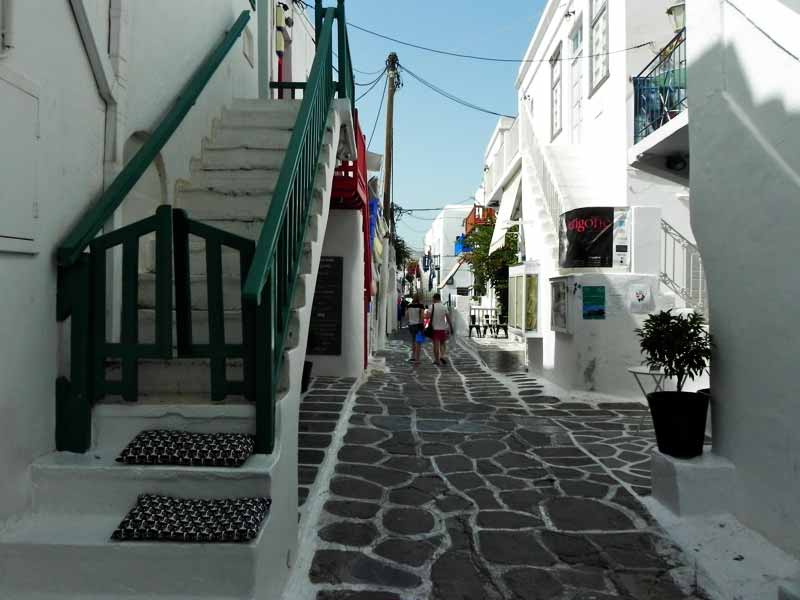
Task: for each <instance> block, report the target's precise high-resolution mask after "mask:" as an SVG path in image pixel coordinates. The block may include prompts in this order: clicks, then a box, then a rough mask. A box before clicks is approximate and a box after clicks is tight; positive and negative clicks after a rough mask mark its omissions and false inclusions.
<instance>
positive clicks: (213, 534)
mask: <svg viewBox="0 0 800 600" xmlns="http://www.w3.org/2000/svg"><path fill="white" fill-rule="evenodd" d="M271 504H272V500H271V499H269V498H233V499H228V500H187V499H183V498H172V497H170V496H157V495H153V494H143V495H141V496H139V499H138V500H137V502H136V506H134V507H133V509H132V510H131V511H130V512H129V513H128V514H127V516H126V517H125V518H124V519H123V520H122V522H121V523H120V524H119V527H117V529H116V530H115V531H114V533H113V534H112V535H111V539H112V540H117V541H120V542H182V543H210V544H245V543H247V542H250V541H252V540H254V539H255V538H256V537H258V532H259V530H260V529H261V524H262V523H263V521H264V519H265V517H266V516H267V514H268V513H269V508H270V506H271Z"/></svg>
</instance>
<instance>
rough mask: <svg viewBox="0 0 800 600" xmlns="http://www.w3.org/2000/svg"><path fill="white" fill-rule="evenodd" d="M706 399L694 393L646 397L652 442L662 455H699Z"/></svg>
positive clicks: (701, 450)
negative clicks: (654, 431)
mask: <svg viewBox="0 0 800 600" xmlns="http://www.w3.org/2000/svg"><path fill="white" fill-rule="evenodd" d="M708 401H709V396H708V395H706V394H698V393H695V392H653V393H651V394H647V403H648V404H649V405H650V414H651V415H652V416H653V426H654V427H655V430H656V442H657V444H658V449H659V451H660V452H661V453H662V454H668V455H669V456H674V457H675V458H694V457H695V456H700V455H701V454H702V453H703V441H704V439H705V433H706V415H707V414H708Z"/></svg>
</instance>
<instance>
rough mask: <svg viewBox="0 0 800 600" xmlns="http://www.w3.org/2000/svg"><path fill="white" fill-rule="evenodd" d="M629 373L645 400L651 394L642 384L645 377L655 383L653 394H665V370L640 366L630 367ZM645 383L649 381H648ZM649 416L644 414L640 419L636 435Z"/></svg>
mask: <svg viewBox="0 0 800 600" xmlns="http://www.w3.org/2000/svg"><path fill="white" fill-rule="evenodd" d="M628 373H630V374H631V375H633V378H634V379H635V380H636V383H637V384H638V386H639V389H640V390H642V395H643V396H644V399H645V400H647V394H648V393H650V392H648V391H647V390H645V387H644V383H642V379H641V378H644V377H650V379H651V380H652V381H653V384H654V389H653V390H652V391H653V392H663V391H664V379H666V377H667V374H666V373H664V370H663V369H655V370H654V369H651V368H650V367H646V366H644V365H639V366H636V367H628ZM644 381H647V380H646V379H645V380H644ZM646 416H647V413H643V414H642V418H641V419H639V425H638V426H637V427H636V433H639V432H640V431H641V430H642V423H643V422H644V418H645V417H646Z"/></svg>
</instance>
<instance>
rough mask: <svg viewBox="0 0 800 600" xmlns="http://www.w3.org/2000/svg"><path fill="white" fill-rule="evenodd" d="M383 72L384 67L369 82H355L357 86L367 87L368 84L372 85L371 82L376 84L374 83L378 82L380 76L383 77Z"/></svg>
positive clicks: (384, 71)
mask: <svg viewBox="0 0 800 600" xmlns="http://www.w3.org/2000/svg"><path fill="white" fill-rule="evenodd" d="M384 73H386V69H384V70H383V71H381V74H380V75H378V76H377V77H376V78H375V79H373V80H372V81H370V82H368V83H358V82H355V84H356V85H357V86H359V87H369V86H371V85H373V84H376V83H378V82H379V81H380V80H381V77H383V75H384Z"/></svg>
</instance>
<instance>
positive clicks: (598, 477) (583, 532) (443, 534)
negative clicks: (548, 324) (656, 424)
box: [309, 341, 704, 600]
mask: <svg viewBox="0 0 800 600" xmlns="http://www.w3.org/2000/svg"><path fill="white" fill-rule="evenodd" d="M407 356H408V354H407V346H405V345H404V344H402V343H401V342H397V341H394V342H392V343H391V346H390V350H389V351H388V352H387V353H386V361H387V366H388V367H389V368H388V372H386V373H379V374H373V375H372V376H371V377H370V378H369V379H368V380H367V382H366V383H365V384H364V385H363V386H361V387H360V388H359V389H358V391H357V395H356V398H355V405H354V406H353V413H352V416H351V418H350V423H349V429H348V430H347V433H346V435H345V437H344V442H343V446H342V447H341V450H340V451H339V454H338V462H337V464H336V468H335V474H334V475H333V477H332V479H331V481H330V491H329V495H328V497H327V498H326V501H325V504H324V508H323V510H322V512H321V514H320V516H319V523H318V525H317V535H318V539H317V544H318V546H317V549H316V552H315V554H314V557H313V562H312V564H311V568H310V572H309V577H310V581H311V583H312V584H313V586H314V592H315V593H316V600H412V599H413V600H422V599H426V600H499V599H512V600H551V599H552V600H612V599H620V598H626V599H636V600H677V599H687V598H703V597H704V596H703V595H702V593H700V592H689V591H687V590H688V589H689V588H690V585H689V584H687V582H691V580H692V570H691V568H690V567H688V566H687V564H686V563H685V562H683V561H682V559H681V556H680V554H679V553H678V551H677V549H676V548H675V547H674V545H672V544H671V543H670V541H669V539H668V538H666V537H665V535H664V533H663V532H662V531H661V530H659V529H658V527H657V525H656V524H655V523H654V521H653V520H652V519H651V518H650V516H649V515H648V513H647V512H646V510H645V509H644V507H643V506H642V505H641V504H640V502H639V500H638V499H637V498H636V496H635V495H634V494H633V493H631V491H630V489H631V487H630V486H629V485H628V483H631V482H628V481H627V479H629V478H631V477H632V474H633V473H636V472H637V471H641V475H642V477H641V479H642V481H639V480H637V481H635V482H632V483H636V485H637V486H638V487H639V488H640V491H642V492H644V491H646V489H647V488H646V484H647V482H646V481H645V480H646V479H647V478H646V477H645V475H644V472H645V471H646V467H645V463H646V460H645V459H646V458H647V455H646V452H645V450H646V447H647V446H648V445H649V444H650V443H651V442H650V441H649V434H648V431H649V430H648V429H646V427H648V426H649V424H646V425H645V429H644V430H643V432H642V433H644V435H645V437H637V436H634V435H631V433H632V430H633V429H635V428H636V427H638V424H639V423H638V421H640V420H641V418H640V417H641V414H642V412H641V408H637V407H636V406H635V405H634V406H633V407H632V405H630V404H625V405H622V404H620V405H618V406H617V405H613V406H605V407H603V406H599V407H597V406H591V405H588V404H586V405H581V406H577V404H576V403H565V402H560V401H559V399H558V398H555V397H552V396H546V395H544V394H543V392H542V386H540V385H539V384H538V383H536V382H535V381H532V380H531V379H529V378H528V377H527V376H525V375H516V376H514V377H513V378H510V377H505V376H496V375H494V374H493V373H491V372H490V371H488V370H487V369H486V368H485V367H484V366H483V365H482V364H481V363H480V362H479V361H478V360H476V359H475V358H473V355H472V354H471V353H469V352H467V351H466V349H464V348H463V347H460V346H459V347H455V348H452V349H451V352H450V356H451V359H452V364H451V366H447V367H442V368H440V367H435V366H433V365H432V364H431V363H430V361H426V362H424V364H423V365H422V366H421V367H417V368H413V367H412V366H411V365H410V364H408V363H407V362H406V358H407ZM453 365H454V366H453ZM628 448H630V449H628ZM625 452H629V453H630V455H627V454H623V453H625ZM611 458H613V459H615V460H618V461H620V463H622V465H617V463H611V464H610V465H605V464H603V463H602V462H601V461H602V460H604V459H605V460H609V459H611ZM609 466H610V467H611V470H609ZM615 469H616V470H615ZM612 474H613V475H615V476H612ZM623 475H625V477H623ZM637 475H638V473H637ZM676 582H678V583H676ZM313 597H314V596H313V595H311V596H309V598H313Z"/></svg>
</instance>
